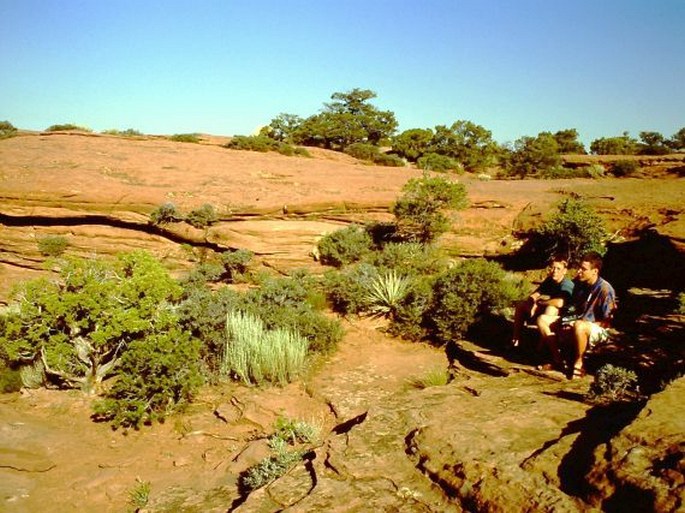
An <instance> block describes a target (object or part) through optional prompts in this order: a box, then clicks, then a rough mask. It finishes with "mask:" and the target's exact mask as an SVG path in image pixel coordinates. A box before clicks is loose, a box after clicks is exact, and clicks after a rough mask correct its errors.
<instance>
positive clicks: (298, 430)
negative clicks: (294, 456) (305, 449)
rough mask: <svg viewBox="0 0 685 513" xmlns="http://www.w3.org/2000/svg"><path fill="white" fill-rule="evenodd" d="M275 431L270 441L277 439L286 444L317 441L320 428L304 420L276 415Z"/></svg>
mask: <svg viewBox="0 0 685 513" xmlns="http://www.w3.org/2000/svg"><path fill="white" fill-rule="evenodd" d="M274 428H275V432H274V434H273V435H271V437H270V441H272V440H275V439H278V440H282V441H283V442H285V443H286V444H289V445H296V444H314V443H316V442H318V441H319V438H320V436H321V429H320V428H319V427H318V426H315V425H312V424H310V423H309V422H305V421H304V420H297V419H290V418H288V417H278V418H277V419H276V422H275V423H274ZM270 445H276V444H273V443H272V444H270Z"/></svg>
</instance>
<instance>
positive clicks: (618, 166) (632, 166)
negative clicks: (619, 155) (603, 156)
mask: <svg viewBox="0 0 685 513" xmlns="http://www.w3.org/2000/svg"><path fill="white" fill-rule="evenodd" d="M639 169H640V163H639V162H638V161H637V160H629V159H622V160H617V161H616V162H613V163H612V164H611V169H610V172H611V174H612V175H614V176H618V177H625V176H632V175H634V174H635V173H636V172H637V171H638V170H639Z"/></svg>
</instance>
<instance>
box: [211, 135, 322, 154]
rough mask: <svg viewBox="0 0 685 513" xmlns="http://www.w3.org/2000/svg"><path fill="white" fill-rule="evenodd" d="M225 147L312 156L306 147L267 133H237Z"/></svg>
mask: <svg viewBox="0 0 685 513" xmlns="http://www.w3.org/2000/svg"><path fill="white" fill-rule="evenodd" d="M224 148H228V149H231V150H247V151H259V152H262V153H265V152H267V151H275V152H278V153H280V154H281V155H286V156H291V155H298V156H300V157H310V156H311V155H310V154H309V152H308V151H307V150H306V149H305V148H300V147H294V146H292V145H290V144H287V143H285V142H281V141H277V140H275V139H272V138H271V137H267V136H265V135H236V136H234V137H233V138H232V139H231V140H230V141H229V142H227V143H226V144H224Z"/></svg>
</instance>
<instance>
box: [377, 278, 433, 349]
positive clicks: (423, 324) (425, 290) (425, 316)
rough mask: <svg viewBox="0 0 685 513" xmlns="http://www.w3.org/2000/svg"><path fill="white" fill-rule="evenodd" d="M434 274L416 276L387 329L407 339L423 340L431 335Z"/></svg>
mask: <svg viewBox="0 0 685 513" xmlns="http://www.w3.org/2000/svg"><path fill="white" fill-rule="evenodd" d="M434 281H435V278H434V277H433V276H425V277H416V276H415V277H414V278H413V283H412V287H411V288H410V289H409V290H408V291H407V293H406V294H405V295H404V297H403V298H402V300H401V301H399V303H398V304H397V305H396V306H395V310H394V312H393V316H392V317H391V319H390V324H389V325H388V328H387V331H388V333H389V334H390V335H393V336H396V337H402V338H404V339H406V340H415V341H418V340H423V339H425V338H427V337H428V336H429V335H430V332H429V327H430V326H429V325H430V307H431V305H432V302H433V285H434Z"/></svg>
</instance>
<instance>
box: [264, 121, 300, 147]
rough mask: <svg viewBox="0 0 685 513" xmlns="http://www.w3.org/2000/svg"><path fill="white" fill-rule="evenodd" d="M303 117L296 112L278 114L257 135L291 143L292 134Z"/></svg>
mask: <svg viewBox="0 0 685 513" xmlns="http://www.w3.org/2000/svg"><path fill="white" fill-rule="evenodd" d="M302 121H303V119H302V118H301V117H300V116H297V115H296V114H285V113H282V114H279V115H278V116H276V117H275V118H274V119H272V120H271V123H269V124H268V125H267V126H265V127H263V128H262V129H261V130H260V131H259V135H262V136H266V137H269V138H271V139H273V140H275V141H279V142H286V143H291V144H292V142H293V134H294V133H295V131H296V130H297V129H298V128H299V127H300V125H302Z"/></svg>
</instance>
